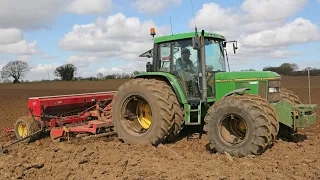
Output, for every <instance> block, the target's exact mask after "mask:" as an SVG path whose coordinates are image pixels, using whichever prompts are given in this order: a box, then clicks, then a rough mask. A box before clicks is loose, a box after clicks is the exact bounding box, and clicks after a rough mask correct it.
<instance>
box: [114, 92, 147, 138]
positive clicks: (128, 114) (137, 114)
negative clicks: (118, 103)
mask: <svg viewBox="0 0 320 180" xmlns="http://www.w3.org/2000/svg"><path fill="white" fill-rule="evenodd" d="M120 119H121V124H122V125H123V127H124V129H125V130H126V131H127V132H128V133H130V134H132V135H142V134H144V133H146V132H147V131H148V130H149V129H150V127H151V125H152V109H151V106H150V105H149V103H148V102H147V101H146V100H145V99H144V98H143V97H141V96H137V95H135V96H130V97H128V98H127V99H126V100H125V101H124V103H123V105H122V107H121V118H120Z"/></svg>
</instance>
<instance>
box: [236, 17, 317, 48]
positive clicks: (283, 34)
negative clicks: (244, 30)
mask: <svg viewBox="0 0 320 180" xmlns="http://www.w3.org/2000/svg"><path fill="white" fill-rule="evenodd" d="M319 37H320V36H319V29H318V27H317V25H315V24H312V23H311V21H309V20H307V19H303V18H296V19H295V20H294V21H292V22H290V23H287V24H285V25H283V26H281V27H277V28H274V29H270V30H265V31H260V32H257V33H254V34H250V35H248V36H245V37H243V38H242V39H240V40H241V42H242V43H243V45H246V46H252V47H257V46H258V47H265V46H288V45H291V44H301V43H308V42H311V41H316V40H319Z"/></svg>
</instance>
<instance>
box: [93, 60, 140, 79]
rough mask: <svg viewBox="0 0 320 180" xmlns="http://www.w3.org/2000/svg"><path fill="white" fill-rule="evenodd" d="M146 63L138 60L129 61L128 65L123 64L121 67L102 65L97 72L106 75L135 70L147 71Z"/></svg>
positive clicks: (127, 72) (129, 72)
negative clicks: (135, 61)
mask: <svg viewBox="0 0 320 180" xmlns="http://www.w3.org/2000/svg"><path fill="white" fill-rule="evenodd" d="M145 70H146V69H145V63H143V62H137V63H128V64H126V65H122V66H119V67H111V68H105V67H101V68H99V69H98V70H97V73H102V74H103V75H104V76H105V75H111V74H122V73H125V74H132V73H133V72H134V71H145Z"/></svg>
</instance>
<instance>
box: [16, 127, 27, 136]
mask: <svg viewBox="0 0 320 180" xmlns="http://www.w3.org/2000/svg"><path fill="white" fill-rule="evenodd" d="M18 134H19V136H20V137H22V138H24V137H26V136H27V135H28V129H27V126H26V125H25V124H19V126H18Z"/></svg>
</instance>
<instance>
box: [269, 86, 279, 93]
mask: <svg viewBox="0 0 320 180" xmlns="http://www.w3.org/2000/svg"><path fill="white" fill-rule="evenodd" d="M275 92H280V88H279V87H272V88H269V93H275Z"/></svg>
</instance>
